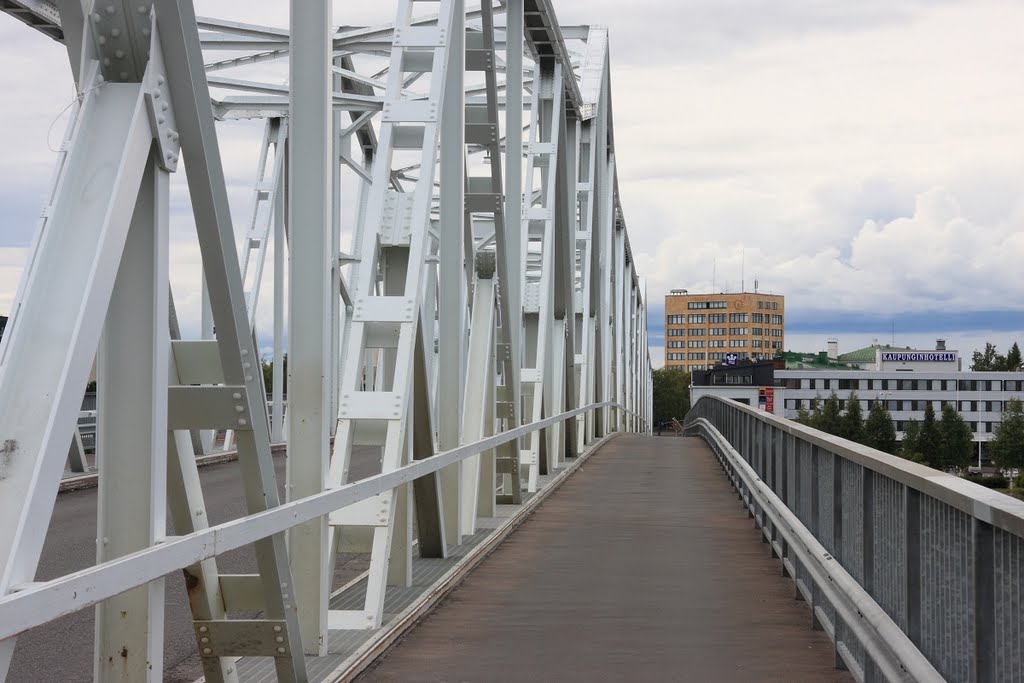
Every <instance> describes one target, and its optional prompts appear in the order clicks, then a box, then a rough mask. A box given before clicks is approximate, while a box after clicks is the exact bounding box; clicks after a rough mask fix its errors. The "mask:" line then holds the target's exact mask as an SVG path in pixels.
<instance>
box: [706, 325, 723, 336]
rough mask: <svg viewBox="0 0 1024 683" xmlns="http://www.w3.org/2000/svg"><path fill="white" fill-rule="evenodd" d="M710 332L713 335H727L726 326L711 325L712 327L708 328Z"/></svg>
mask: <svg viewBox="0 0 1024 683" xmlns="http://www.w3.org/2000/svg"><path fill="white" fill-rule="evenodd" d="M708 334H709V335H711V336H712V337H724V336H725V328H724V327H710V328H708Z"/></svg>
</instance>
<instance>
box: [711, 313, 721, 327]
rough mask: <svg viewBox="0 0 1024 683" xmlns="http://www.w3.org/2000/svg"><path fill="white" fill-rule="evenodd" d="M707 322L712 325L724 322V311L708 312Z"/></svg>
mask: <svg viewBox="0 0 1024 683" xmlns="http://www.w3.org/2000/svg"><path fill="white" fill-rule="evenodd" d="M708 322H709V323H711V324H712V325H714V324H715V323H724V322H725V313H708Z"/></svg>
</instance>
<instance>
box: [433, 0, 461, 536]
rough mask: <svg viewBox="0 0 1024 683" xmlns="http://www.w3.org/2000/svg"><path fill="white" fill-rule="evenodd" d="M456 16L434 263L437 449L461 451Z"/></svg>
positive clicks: (452, 499)
mask: <svg viewBox="0 0 1024 683" xmlns="http://www.w3.org/2000/svg"><path fill="white" fill-rule="evenodd" d="M452 14H453V15H454V20H453V22H452V23H453V27H452V33H451V37H450V38H449V41H448V73H447V74H446V77H445V84H444V88H445V89H444V95H443V97H442V103H441V152H440V169H439V170H440V173H439V180H440V183H441V187H440V192H441V197H440V200H441V202H440V203H441V223H440V250H439V258H440V260H439V263H438V300H437V314H438V321H437V324H438V372H437V396H439V397H443V400H441V401H438V402H437V410H438V447H439V448H440V449H441V450H448V449H449V448H455V447H456V446H458V445H459V432H460V431H461V429H462V416H461V412H462V396H463V389H464V386H465V380H466V366H465V363H466V352H465V351H466V304H467V301H466V275H465V267H466V249H465V230H466V225H465V215H466V192H465V188H466V183H465V175H466V149H465V146H466V109H465V103H464V87H463V84H464V83H465V71H466V49H465V44H466V27H465V21H466V17H465V3H464V1H463V0H453V2H452ZM441 486H442V497H443V500H444V506H445V510H444V519H445V525H446V526H445V537H446V538H447V539H448V540H449V541H450V542H451V543H454V544H456V545H458V544H459V543H461V536H460V534H459V520H460V519H461V517H462V515H461V512H460V509H461V505H462V493H461V491H460V476H459V468H458V467H452V468H449V469H448V470H445V471H444V472H442V473H441Z"/></svg>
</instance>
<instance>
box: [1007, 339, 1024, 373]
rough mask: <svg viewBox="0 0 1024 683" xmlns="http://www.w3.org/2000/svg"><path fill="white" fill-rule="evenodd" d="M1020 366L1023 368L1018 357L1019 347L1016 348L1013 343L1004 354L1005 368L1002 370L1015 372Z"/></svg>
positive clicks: (1022, 363)
mask: <svg viewBox="0 0 1024 683" xmlns="http://www.w3.org/2000/svg"><path fill="white" fill-rule="evenodd" d="M1022 366H1024V360H1022V359H1021V356H1020V347H1019V346H1017V342H1013V346H1011V347H1010V350H1009V351H1007V352H1006V367H1005V368H1004V369H1005V370H1008V371H1010V372H1017V371H1018V370H1020V369H1021V367H1022Z"/></svg>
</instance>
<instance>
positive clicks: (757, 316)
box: [750, 313, 764, 323]
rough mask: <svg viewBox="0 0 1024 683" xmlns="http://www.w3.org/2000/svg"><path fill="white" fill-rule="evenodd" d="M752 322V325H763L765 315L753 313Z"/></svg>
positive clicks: (751, 315)
mask: <svg viewBox="0 0 1024 683" xmlns="http://www.w3.org/2000/svg"><path fill="white" fill-rule="evenodd" d="M750 322H752V323H763V322H764V313H751V314H750Z"/></svg>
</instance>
